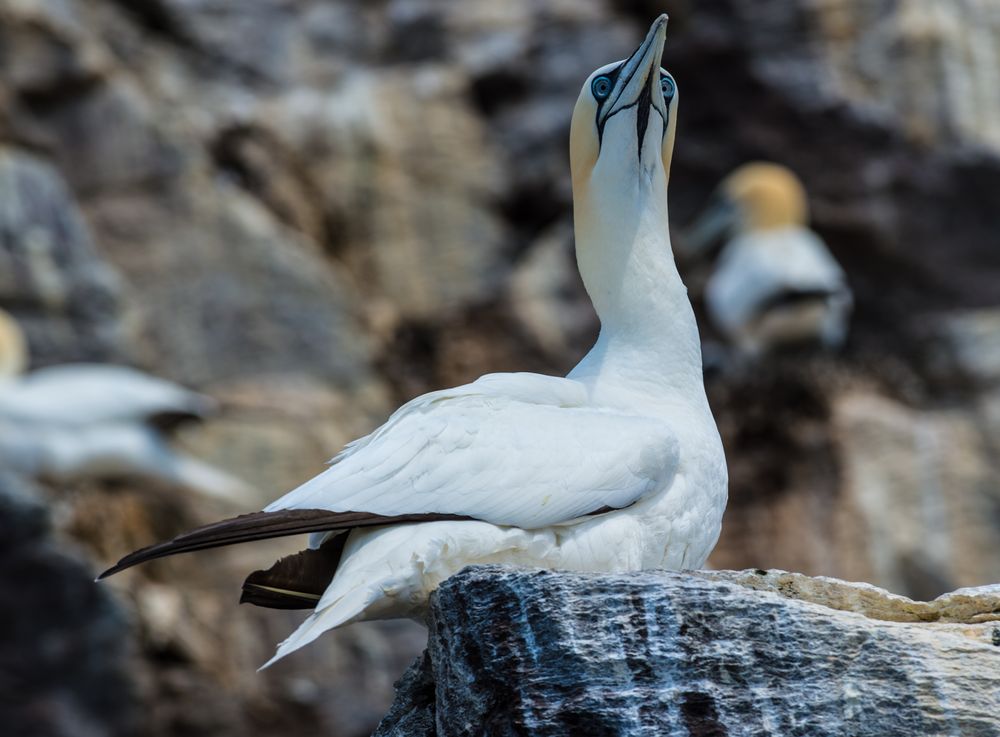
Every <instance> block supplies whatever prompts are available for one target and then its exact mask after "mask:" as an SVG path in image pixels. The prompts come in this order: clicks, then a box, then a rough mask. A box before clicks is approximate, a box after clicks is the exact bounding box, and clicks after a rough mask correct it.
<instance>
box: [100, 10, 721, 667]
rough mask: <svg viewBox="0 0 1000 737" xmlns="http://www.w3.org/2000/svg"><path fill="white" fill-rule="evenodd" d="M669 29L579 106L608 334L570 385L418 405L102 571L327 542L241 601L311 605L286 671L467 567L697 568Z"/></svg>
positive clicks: (283, 566) (586, 89)
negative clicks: (270, 493)
mask: <svg viewBox="0 0 1000 737" xmlns="http://www.w3.org/2000/svg"><path fill="white" fill-rule="evenodd" d="M666 26H667V17H666V15H662V16H660V17H659V18H657V20H656V21H655V22H654V23H653V25H652V27H651V28H650V29H649V32H648V34H647V36H646V38H645V40H644V41H643V42H642V44H641V45H640V46H639V48H638V49H637V50H636V51H635V52H634V53H633V54H632V55H631V56H630V57H629V58H628V59H626V60H625V61H620V62H615V63H612V64H608V65H606V66H604V67H601V68H600V69H598V70H596V71H595V72H593V73H592V74H591V75H590V77H589V78H588V79H587V80H586V82H585V83H584V85H583V88H582V90H581V92H580V95H579V98H578V100H577V103H576V106H575V109H574V111H573V116H572V123H571V130H570V155H571V170H572V184H573V199H574V220H575V228H576V248H577V260H578V265H579V269H580V273H581V275H582V277H583V281H584V284H585V285H586V288H587V291H588V293H589V294H590V297H591V299H592V301H593V304H594V307H595V309H596V311H597V313H598V316H599V317H600V321H601V332H600V335H599V338H598V340H597V342H596V344H595V345H594V346H593V348H592V349H591V350H590V352H589V353H588V354H587V355H586V356H585V357H584V358H583V360H582V361H581V362H580V363H579V364H578V365H577V366H576V368H574V369H573V370H572V371H571V372H570V373H569V375H568V376H566V377H565V378H559V377H554V376H543V375H539V374H531V373H512V374H488V375H486V376H483V377H481V378H480V379H478V380H477V381H475V382H473V383H471V384H467V385H465V386H459V387H457V388H454V389H446V390H443V391H436V392H432V393H430V394H426V395H424V396H421V397H418V398H416V399H414V400H413V401H411V402H409V403H408V404H405V405H404V406H403V407H401V408H400V409H399V410H397V411H396V412H395V413H394V414H393V415H392V416H391V417H390V418H389V419H388V421H387V422H386V423H385V424H384V425H382V426H381V427H380V428H378V429H377V430H375V431H374V432H372V433H371V434H370V435H368V436H366V437H363V438H361V439H359V440H355V441H354V442H352V443H350V444H348V445H347V446H346V447H345V448H344V449H343V450H342V451H341V452H340V454H339V455H337V456H336V457H335V458H334V459H333V460H332V461H331V463H330V467H329V468H328V469H327V470H326V471H324V472H323V473H321V474H320V475H318V476H316V477H315V478H313V479H312V480H310V481H307V482H306V483H304V484H303V485H302V486H300V487H299V488H297V489H295V490H293V491H291V492H290V493H288V494H286V495H285V496H283V497H281V498H280V499H278V500H277V501H275V502H274V503H272V504H271V505H269V506H268V507H267V508H266V509H265V510H264V511H262V512H256V513H252V514H247V515H243V516H240V517H237V518H234V519H230V520H224V521H222V522H219V523H216V524H213V525H208V526H206V527H203V528H200V529H198V530H195V531H193V532H190V533H187V534H185V535H181V536H179V537H177V538H175V539H174V540H172V541H170V542H167V543H162V544H160V545H154V546H152V547H150V548H146V549H143V550H139V551H136V552H135V553H133V554H131V555H128V556H126V557H125V558H123V559H122V560H121V561H119V563H118V564H117V565H115V566H114V567H112V568H111V569H109V570H108V571H106V572H105V573H104V574H103V576H107V575H110V574H112V573H115V572H117V571H120V570H122V569H124V568H127V567H129V566H132V565H135V564H137V563H141V562H143V561H147V560H151V559H153V558H158V557H161V556H164V555H171V554H174V553H180V552H185V551H191V550H199V549H204V548H210V547H216V546H220V545H227V544H231V543H238V542H246V541H250V540H258V539H262V538H267V537H276V536H281V535H291V534H297V533H303V532H310V533H313V536H312V538H311V540H310V549H309V550H307V551H303V552H302V553H299V554H297V555H294V556H289V557H287V558H284V559H282V560H280V561H279V562H278V563H276V564H275V565H274V566H273V567H272V568H271V569H269V570H266V571H256V572H254V573H252V574H251V575H250V576H249V577H248V578H247V580H246V582H245V583H244V587H243V598H242V600H243V601H247V602H250V603H254V604H259V605H263V606H270V607H275V608H302V609H312V610H313V612H312V614H311V615H310V616H309V617H308V619H306V620H305V622H304V623H303V624H302V625H301V626H300V627H299V629H298V630H296V632H295V633H294V634H293V635H292V636H291V637H290V638H288V639H287V640H286V641H285V642H284V643H282V644H281V646H280V647H279V649H278V652H277V654H276V655H275V658H274V659H272V661H271V662H273V661H274V660H276V659H277V658H280V657H282V656H284V655H286V654H288V653H289V652H291V651H293V650H295V649H297V648H299V647H301V646H303V645H305V644H307V643H309V642H311V641H312V640H314V639H315V638H316V637H318V636H319V635H320V634H322V633H323V632H325V631H326V630H329V629H332V628H334V627H339V626H341V625H344V624H346V623H349V622H353V621H357V620H363V619H379V618H393V617H417V618H419V617H420V616H421V615H422V612H423V609H424V607H425V605H426V601H427V597H428V595H429V593H430V592H431V591H432V590H433V589H434V588H435V587H437V585H438V584H439V583H440V582H441V581H442V580H444V579H445V578H447V577H448V576H450V575H452V574H453V573H455V572H457V571H458V570H460V569H461V568H463V567H464V566H467V565H470V564H475V563H509V564H515V565H517V564H523V565H535V566H546V567H551V568H562V569H576V570H597V571H626V570H636V569H643V568H661V567H666V568H697V567H699V566H701V565H702V564H703V563H704V562H705V559H706V558H707V556H708V554H709V552H710V551H711V550H712V548H713V547H714V545H715V543H716V540H717V538H718V536H719V531H720V526H721V521H722V514H723V510H724V508H725V506H726V499H727V471H726V461H725V457H724V454H723V449H722V444H721V441H720V438H719V433H718V430H717V428H716V425H715V421H714V419H713V416H712V413H711V410H710V409H709V405H708V401H707V399H706V395H705V389H704V384H703V378H702V365H701V347H700V340H699V336H698V330H697V325H696V323H695V317H694V312H693V310H692V308H691V304H690V302H689V300H688V297H687V292H686V289H685V286H684V284H683V283H682V282H681V279H680V276H679V274H678V272H677V269H676V267H675V264H674V258H673V254H672V251H671V245H670V237H669V233H668V219H667V181H668V172H669V170H670V161H671V155H672V151H673V144H674V133H675V127H676V116H677V103H678V92H677V87H676V83H675V82H674V79H673V77H671V75H670V74H669V73H667V72H666V71H664V70H662V69H661V68H660V57H661V54H662V51H663V44H664V36H665V32H666ZM103 576H102V577H103Z"/></svg>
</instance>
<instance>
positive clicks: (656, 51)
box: [570, 14, 678, 203]
mask: <svg viewBox="0 0 1000 737" xmlns="http://www.w3.org/2000/svg"><path fill="white" fill-rule="evenodd" d="M666 31H667V16H666V14H663V15H661V16H660V17H659V18H657V19H656V20H655V21H654V22H653V25H652V26H651V27H650V29H649V32H648V33H647V34H646V38H645V39H644V40H643V42H642V43H641V44H640V45H639V48H637V49H636V50H635V52H633V54H632V55H631V56H630V57H629V58H628V59H625V60H624V61H616V62H613V63H611V64H607V65H605V66H603V67H601V68H600V69H597V70H595V71H594V72H593V73H592V74H591V75H590V76H589V77H588V78H587V81H586V82H584V84H583V88H582V89H581V90H580V96H579V98H578V99H577V101H576V107H575V108H574V110H573V120H572V123H571V125H570V167H571V169H572V173H573V191H574V200H575V201H576V202H577V203H581V202H582V201H584V200H585V199H586V197H585V196H584V195H586V194H587V193H588V192H590V190H591V189H592V188H593V187H594V185H595V184H598V185H599V184H600V182H595V179H603V180H605V181H604V183H605V184H607V185H608V189H610V188H612V187H618V186H620V185H621V184H622V183H623V182H622V181H621V180H623V179H624V180H625V182H627V181H628V180H629V179H632V180H635V181H638V180H639V178H640V176H643V175H644V176H645V177H646V178H647V179H650V178H655V177H658V176H659V177H662V179H663V183H664V186H665V184H666V178H667V173H668V172H669V170H670V158H671V155H672V152H673V147H674V133H675V130H676V120H677V98H678V93H677V84H676V82H675V81H674V78H673V77H672V76H671V75H670V74H669V73H668V72H667V71H665V70H664V69H662V68H660V57H661V56H662V55H663V43H664V38H665V36H666Z"/></svg>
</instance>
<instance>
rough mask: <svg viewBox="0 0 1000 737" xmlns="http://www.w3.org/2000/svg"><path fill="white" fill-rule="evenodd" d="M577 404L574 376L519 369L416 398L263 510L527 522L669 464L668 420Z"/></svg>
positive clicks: (548, 520) (618, 500)
mask: <svg viewBox="0 0 1000 737" xmlns="http://www.w3.org/2000/svg"><path fill="white" fill-rule="evenodd" d="M586 401H587V392H586V389H585V387H584V386H583V385H582V384H580V383H579V382H576V381H573V380H570V379H562V378H556V377H551V376H541V375H538V374H525V373H521V374H490V375H487V376H484V377H482V378H481V379H479V380H478V381H476V382H473V383H472V384H467V385H465V386H461V387H457V388H455V389H449V390H445V391H440V392H432V393H430V394H425V395H424V396H422V397H418V398H417V399H415V400H413V401H412V402H409V403H408V404H406V405H404V406H403V407H401V408H400V409H399V410H397V411H396V412H395V413H394V414H393V415H392V417H390V418H389V420H388V421H387V422H386V423H385V425H383V426H382V427H380V428H379V429H378V430H376V431H375V432H373V433H372V434H371V435H368V436H366V437H364V438H361V439H359V440H357V441H355V442H354V443H352V444H350V445H349V446H348V447H347V448H345V449H344V451H342V452H341V453H340V455H338V456H337V457H336V458H334V460H333V461H332V465H331V466H330V468H328V469H327V470H326V471H324V472H323V473H322V474H320V475H319V476H317V477H315V478H314V479H312V480H310V481H308V482H306V483H305V484H303V485H302V486H300V487H299V488H297V489H295V490H294V491H292V492H290V493H288V494H286V495H285V496H283V497H281V498H280V499H278V500H277V501H275V502H274V503H272V504H271V505H270V506H268V507H267V511H275V510H279V509H329V510H331V511H364V512H372V513H375V514H386V515H394V514H404V513H417V512H439V513H445V514H464V515H469V516H472V517H475V518H477V519H481V520H484V521H487V522H492V523H494V524H499V525H515V526H518V527H524V528H526V529H532V528H538V527H544V526H547V525H552V524H557V523H559V522H565V521H568V520H571V519H574V518H577V517H580V516H581V515H585V514H588V513H590V512H594V511H596V510H598V509H600V508H602V507H616V508H617V507H624V506H628V505H629V504H631V503H633V502H634V501H636V500H637V499H640V498H641V497H642V496H643V495H645V494H646V493H648V492H650V491H652V490H653V489H657V488H663V487H664V486H665V485H666V484H667V482H669V480H670V477H671V475H672V474H673V473H674V470H675V469H676V466H677V460H678V444H677V440H676V438H675V436H674V434H673V432H672V431H671V429H670V427H669V426H668V425H667V424H666V423H664V422H661V421H659V420H655V419H652V418H648V417H642V416H638V415H631V414H624V413H620V412H614V411H609V410H598V409H594V408H592V407H587V406H586Z"/></svg>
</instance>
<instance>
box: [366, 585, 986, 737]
mask: <svg viewBox="0 0 1000 737" xmlns="http://www.w3.org/2000/svg"><path fill="white" fill-rule="evenodd" d="M998 611H1000V587H998V586H993V587H984V588H982V589H978V590H975V589H972V590H961V591H957V592H954V593H953V594H949V595H946V596H944V597H940V598H939V599H937V600H935V601H932V602H913V601H911V600H909V599H906V598H904V597H900V596H895V595H892V594H889V593H887V592H885V591H882V590H881V589H877V588H875V587H873V586H868V585H865V584H851V583H847V582H843V581H838V580H835V579H822V578H809V577H806V576H801V575H797V574H787V573H784V572H781V571H770V572H768V571H719V572H692V571H688V572H679V571H647V572H642V573H636V574H583V573H560V572H552V571H541V570H530V569H509V568H501V567H492V566H484V567H473V568H467V569H465V570H464V571H462V572H460V573H459V574H458V575H456V576H454V577H452V578H451V579H449V580H448V581H446V582H445V583H444V584H442V586H441V588H440V589H439V590H438V591H437V593H436V594H435V595H434V596H433V598H432V604H431V614H430V638H429V641H428V652H427V655H426V656H425V658H423V659H421V660H418V662H417V663H415V664H414V665H413V666H412V667H411V669H410V671H409V672H408V673H407V675H406V676H405V677H404V678H403V679H402V681H401V682H400V683H399V686H398V687H399V691H398V694H397V701H396V704H395V705H394V707H393V710H392V711H391V712H390V714H389V715H388V716H387V717H386V719H385V720H384V721H383V722H382V724H381V725H380V727H379V729H378V730H377V731H376V733H375V734H376V736H377V737H388V736H389V735H393V736H395V735H400V736H401V735H405V734H420V735H425V734H435V735H441V736H444V735H528V734H530V735H568V734H587V735H652V734H655V735H671V736H673V735H676V736H677V737H696V736H703V735H733V736H736V735H748V736H749V735H775V736H778V735H780V736H781V737H792V736H795V735H802V736H803V737H805V736H806V735H809V736H810V737H821V736H824V735H830V737H834V736H837V737H839V736H841V735H857V736H859V737H889V736H890V735H892V736H895V735H902V734H906V735H954V736H955V737H973V736H976V737H978V736H982V737H987V736H992V735H998V734H1000V614H998ZM431 715H433V717H434V721H435V725H436V726H435V729H434V730H432V731H429V730H428V728H427V727H426V725H427V723H428V722H429V720H430V717H431ZM409 730H413V731H409Z"/></svg>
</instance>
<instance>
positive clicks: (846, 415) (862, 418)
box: [833, 392, 1000, 596]
mask: <svg viewBox="0 0 1000 737" xmlns="http://www.w3.org/2000/svg"><path fill="white" fill-rule="evenodd" d="M833 422H834V427H835V431H836V438H837V442H838V445H839V450H840V457H841V463H842V468H843V491H844V496H843V498H842V499H841V502H840V503H841V504H842V505H843V507H845V508H847V509H849V510H850V512H851V515H850V516H851V523H852V524H853V525H855V526H856V527H860V529H856V530H855V531H854V532H855V535H856V537H855V540H856V542H857V544H856V545H854V546H848V545H844V546H838V547H840V550H841V551H842V552H841V553H840V555H841V556H842V562H841V566H840V569H841V570H843V571H845V575H847V576H850V577H852V578H858V579H861V580H869V581H878V582H879V583H880V584H881V585H883V586H886V587H887V588H890V589H891V590H893V591H905V592H912V593H913V594H914V595H917V596H934V595H936V594H938V593H940V592H941V591H946V590H950V589H952V588H955V587H956V586H970V585H975V584H977V583H981V582H983V581H1000V551H997V550H996V546H995V545H994V544H993V541H994V540H995V539H996V526H995V525H996V523H995V520H996V515H997V512H998V511H1000V497H998V496H997V493H996V491H995V482H994V480H995V479H996V478H997V474H998V473H1000V464H998V460H997V457H996V454H995V448H994V446H993V444H992V442H991V440H990V437H989V434H988V433H984V428H983V427H982V423H981V421H980V420H979V419H978V418H977V417H976V416H975V415H970V414H967V413H965V412H962V411H956V410H947V409H939V410H918V409H912V408H908V407H906V406H904V405H902V404H899V403H896V402H893V401H891V400H889V399H887V398H885V397H880V396H878V395H874V394H871V393H863V392H853V393H851V394H848V395H845V396H843V397H840V398H838V399H837V401H836V404H835V406H834V418H833ZM956 489H958V490H961V491H960V492H959V493H956V491H955V490H956Z"/></svg>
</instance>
